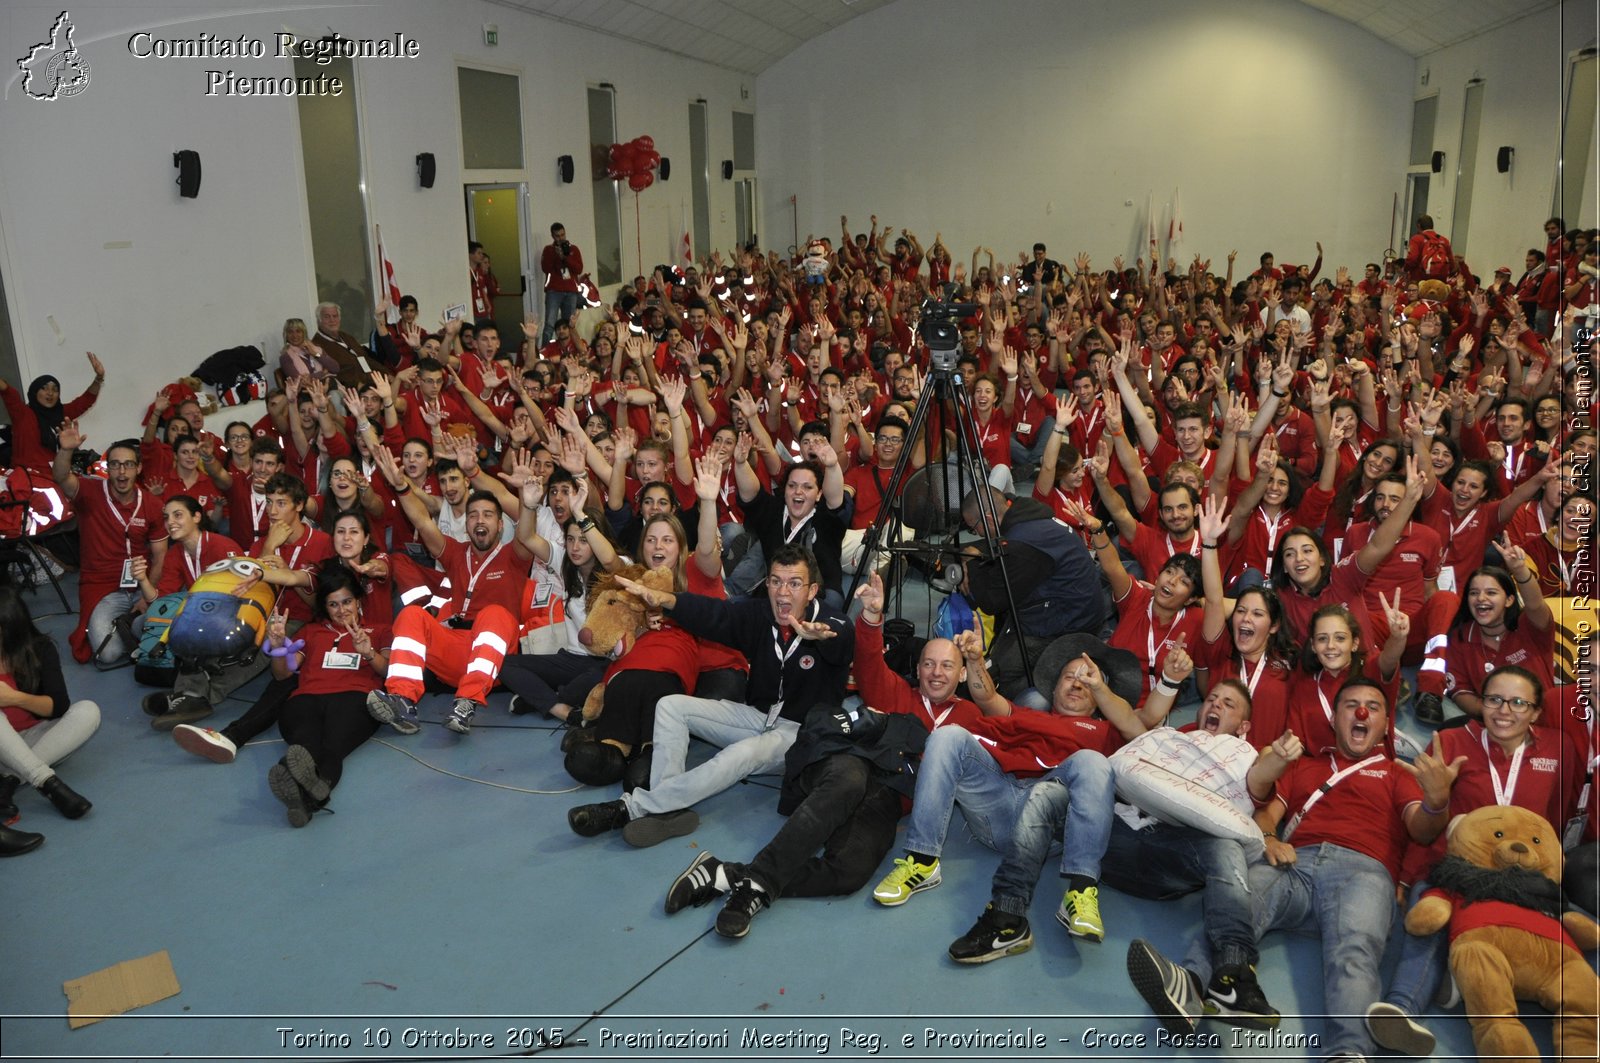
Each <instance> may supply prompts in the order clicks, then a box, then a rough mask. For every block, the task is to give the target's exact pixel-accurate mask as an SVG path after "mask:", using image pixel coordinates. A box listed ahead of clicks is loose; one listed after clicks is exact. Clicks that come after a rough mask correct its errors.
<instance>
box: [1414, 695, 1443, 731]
mask: <svg viewBox="0 0 1600 1063" xmlns="http://www.w3.org/2000/svg"><path fill="white" fill-rule="evenodd" d="M1411 714H1412V715H1413V716H1415V717H1416V718H1417V722H1418V723H1431V724H1434V725H1435V726H1437V725H1439V724H1441V723H1444V699H1443V698H1441V697H1440V696H1439V695H1437V694H1434V693H1431V692H1429V693H1423V694H1418V695H1417V696H1416V698H1415V699H1414V700H1413V701H1412V703H1411Z"/></svg>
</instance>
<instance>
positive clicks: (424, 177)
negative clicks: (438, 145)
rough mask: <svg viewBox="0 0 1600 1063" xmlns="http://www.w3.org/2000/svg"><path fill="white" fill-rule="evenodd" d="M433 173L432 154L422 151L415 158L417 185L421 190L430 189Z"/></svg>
mask: <svg viewBox="0 0 1600 1063" xmlns="http://www.w3.org/2000/svg"><path fill="white" fill-rule="evenodd" d="M433 173H434V164H433V152H431V151H424V152H422V153H421V154H419V155H418V156H417V184H419V185H421V186H422V187H423V188H432V187H433Z"/></svg>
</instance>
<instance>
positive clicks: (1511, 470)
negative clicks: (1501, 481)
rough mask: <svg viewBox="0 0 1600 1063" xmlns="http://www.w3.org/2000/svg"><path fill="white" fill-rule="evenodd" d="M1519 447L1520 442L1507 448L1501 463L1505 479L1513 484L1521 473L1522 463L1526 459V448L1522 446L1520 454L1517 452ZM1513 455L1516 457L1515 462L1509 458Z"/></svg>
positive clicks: (1520, 445) (1520, 446)
mask: <svg viewBox="0 0 1600 1063" xmlns="http://www.w3.org/2000/svg"><path fill="white" fill-rule="evenodd" d="M1519 448H1522V444H1521V443H1514V444H1512V445H1511V446H1510V447H1509V448H1507V450H1506V459H1505V461H1504V462H1503V463H1502V464H1501V468H1502V470H1503V471H1504V472H1505V474H1506V479H1507V480H1508V481H1510V482H1511V483H1513V484H1515V483H1516V482H1517V477H1519V476H1521V475H1522V463H1523V462H1524V461H1526V460H1527V459H1528V451H1527V450H1526V448H1522V452H1521V453H1520V454H1519V453H1517V451H1518V449H1519ZM1513 455H1514V456H1515V457H1516V459H1517V460H1516V461H1515V462H1512V460H1511V459H1512V457H1513Z"/></svg>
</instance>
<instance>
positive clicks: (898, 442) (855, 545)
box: [840, 417, 911, 575]
mask: <svg viewBox="0 0 1600 1063" xmlns="http://www.w3.org/2000/svg"><path fill="white" fill-rule="evenodd" d="M910 430H911V428H910V425H908V424H906V423H905V422H904V421H902V420H901V419H900V418H898V417H885V418H884V419H883V420H882V421H881V422H880V423H879V424H878V430H877V431H876V432H874V433H873V435H872V461H871V463H870V464H868V463H862V464H859V465H852V466H851V467H850V471H849V472H847V473H845V474H844V490H845V493H846V494H847V495H849V496H850V497H851V498H853V499H854V500H855V509H854V512H853V513H852V514H851V516H850V527H849V528H847V529H846V530H845V533H844V540H843V544H842V546H841V548H840V555H841V562H842V565H843V568H844V572H845V573H848V574H852V575H853V574H854V573H855V570H856V566H857V565H859V564H860V563H861V550H862V545H863V544H864V543H865V541H866V537H867V531H868V529H870V528H871V527H872V525H873V522H874V521H876V520H877V519H878V509H879V507H881V506H882V505H883V496H884V494H885V493H886V492H887V491H888V490H889V477H890V476H892V475H893V474H894V466H895V462H896V461H898V460H899V459H900V452H901V451H902V450H904V449H905V444H906V433H907V432H909V431H910ZM904 532H905V530H904V529H903V528H902V533H903V534H904ZM887 563H888V556H887V555H881V556H880V557H879V558H877V559H875V562H874V564H875V567H881V566H882V565H884V564H887Z"/></svg>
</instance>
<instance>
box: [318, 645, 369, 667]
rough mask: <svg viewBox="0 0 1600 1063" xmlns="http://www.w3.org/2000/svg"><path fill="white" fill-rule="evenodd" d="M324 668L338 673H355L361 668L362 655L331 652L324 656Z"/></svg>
mask: <svg viewBox="0 0 1600 1063" xmlns="http://www.w3.org/2000/svg"><path fill="white" fill-rule="evenodd" d="M322 667H324V668H329V669H332V670H334V671H338V672H354V671H356V670H357V669H359V668H360V667H361V654H359V653H340V652H339V651H338V650H329V651H328V652H327V653H325V654H323V655H322Z"/></svg>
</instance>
